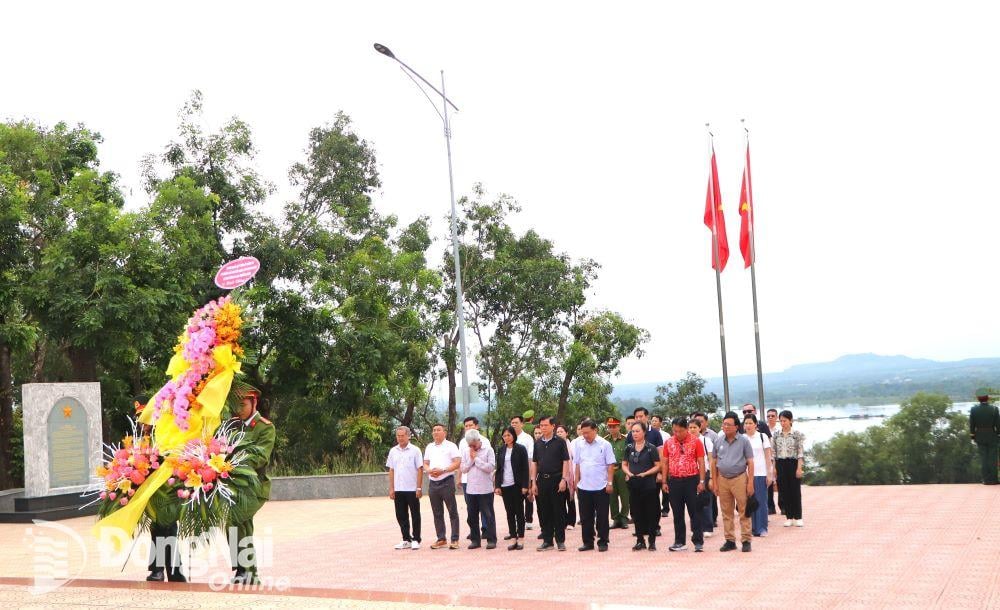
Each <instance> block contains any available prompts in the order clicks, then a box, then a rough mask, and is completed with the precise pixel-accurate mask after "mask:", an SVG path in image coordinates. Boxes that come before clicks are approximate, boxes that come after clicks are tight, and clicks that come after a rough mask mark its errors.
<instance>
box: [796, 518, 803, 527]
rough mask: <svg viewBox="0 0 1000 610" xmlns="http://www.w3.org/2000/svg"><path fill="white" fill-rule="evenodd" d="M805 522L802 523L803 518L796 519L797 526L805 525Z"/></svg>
mask: <svg viewBox="0 0 1000 610" xmlns="http://www.w3.org/2000/svg"><path fill="white" fill-rule="evenodd" d="M804 525H805V524H804V523H802V519H796V520H795V527H803V526H804Z"/></svg>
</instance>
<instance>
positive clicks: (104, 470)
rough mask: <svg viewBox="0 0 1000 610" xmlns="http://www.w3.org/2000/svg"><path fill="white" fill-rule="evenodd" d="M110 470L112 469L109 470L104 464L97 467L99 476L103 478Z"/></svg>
mask: <svg viewBox="0 0 1000 610" xmlns="http://www.w3.org/2000/svg"><path fill="white" fill-rule="evenodd" d="M109 472H111V471H110V470H108V469H107V468H105V467H104V466H98V467H97V476H99V477H101V478H102V479H103V478H104V477H105V476H107V474H108V473H109Z"/></svg>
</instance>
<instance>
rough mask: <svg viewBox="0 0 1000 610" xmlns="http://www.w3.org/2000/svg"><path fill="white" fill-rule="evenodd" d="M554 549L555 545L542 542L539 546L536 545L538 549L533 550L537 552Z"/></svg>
mask: <svg viewBox="0 0 1000 610" xmlns="http://www.w3.org/2000/svg"><path fill="white" fill-rule="evenodd" d="M554 548H556V545H554V544H552V543H551V542H543V543H541V544H540V545H538V548H537V549H535V550H537V551H551V550H552V549H554Z"/></svg>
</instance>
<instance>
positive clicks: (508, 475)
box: [500, 449, 514, 487]
mask: <svg viewBox="0 0 1000 610" xmlns="http://www.w3.org/2000/svg"><path fill="white" fill-rule="evenodd" d="M513 453H514V452H513V451H511V450H509V449H508V450H507V451H506V452H505V453H504V454H503V480H502V481H500V487H510V486H511V485H513V484H514V469H513V468H511V466H510V456H511V455H512V454H513Z"/></svg>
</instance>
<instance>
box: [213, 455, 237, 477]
mask: <svg viewBox="0 0 1000 610" xmlns="http://www.w3.org/2000/svg"><path fill="white" fill-rule="evenodd" d="M208 465H209V466H211V467H212V470H214V471H215V472H219V473H222V472H229V471H231V470H232V469H233V465H232V464H230V463H229V462H227V461H226V458H225V457H224V456H222V455H219V454H218V453H216V454H213V455H212V457H211V458H210V459H209V460H208Z"/></svg>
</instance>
